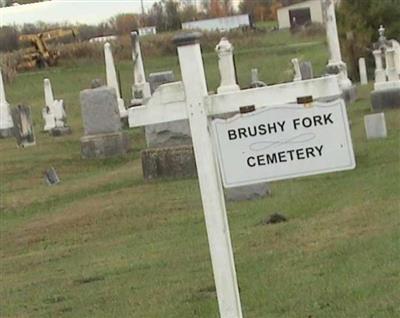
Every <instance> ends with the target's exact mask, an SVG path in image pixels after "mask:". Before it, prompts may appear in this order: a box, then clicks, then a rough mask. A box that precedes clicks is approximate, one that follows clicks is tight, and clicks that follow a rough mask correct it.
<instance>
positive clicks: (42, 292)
mask: <svg viewBox="0 0 400 318" xmlns="http://www.w3.org/2000/svg"><path fill="white" fill-rule="evenodd" d="M276 34H277V33H275V34H273V35H269V34H267V35H262V37H263V39H262V41H263V42H262V43H263V44H264V45H263V46H257V47H251V48H248V47H247V48H246V47H241V45H240V42H239V43H234V45H235V47H236V64H237V68H238V75H239V81H240V84H241V86H242V87H244V86H247V85H248V84H249V81H250V69H251V68H252V67H258V68H259V74H260V78H261V80H263V81H266V82H267V83H269V84H271V83H277V82H282V81H287V80H290V79H291V77H292V74H291V73H290V69H291V68H290V59H291V58H293V57H299V58H302V59H309V60H311V61H312V62H313V66H314V71H315V73H316V74H322V72H323V68H324V65H325V63H326V60H327V49H326V47H325V43H324V40H323V38H321V37H320V36H315V37H310V38H308V39H299V38H297V37H291V36H290V34H288V33H284V34H282V37H277V36H276ZM277 38H278V39H282V38H283V39H286V42H285V43H282V42H281V40H277ZM144 60H145V69H146V72H147V73H149V72H155V71H161V70H167V69H173V70H174V72H175V74H176V76H177V77H178V78H179V65H178V60H177V57H176V56H165V57H162V58H157V57H151V56H149V57H148V56H145V57H144ZM204 61H205V64H206V73H207V81H208V87H209V90H216V88H217V86H218V72H217V68H216V65H217V57H216V54H215V53H205V54H204ZM117 64H118V68H119V69H120V72H121V78H122V83H123V87H122V90H123V95H124V98H125V99H126V100H129V99H130V96H131V93H130V85H131V82H132V80H131V78H132V75H131V72H132V71H131V70H132V65H131V63H130V61H118V63H117ZM104 72H105V71H104V65H103V64H102V63H96V62H94V61H89V60H88V61H83V60H80V61H75V62H68V63H64V64H63V65H61V66H60V67H57V68H53V69H48V70H44V71H38V72H31V73H24V74H20V75H18V77H17V78H16V80H15V81H14V82H13V83H12V84H11V85H8V86H7V87H6V90H7V99H8V101H9V102H10V103H11V104H13V105H16V104H17V103H26V104H29V105H31V106H32V108H33V113H34V121H35V131H36V136H37V145H36V146H35V147H30V148H26V149H17V148H16V146H15V141H14V140H10V139H8V140H0V163H1V166H0V176H1V189H0V191H1V192H0V195H1V201H0V209H1V224H0V233H1V240H0V247H1V249H0V257H1V259H0V270H1V278H0V316H1V317H163V318H164V317H207V318H208V317H218V309H217V300H216V294H215V289H214V283H213V277H212V269H211V263H210V257H209V252H208V245H207V238H206V231H205V225H204V218H203V215H202V207H201V201H200V193H199V189H198V183H197V180H196V179H186V180H177V181H158V182H145V181H144V180H143V178H142V171H141V164H140V159H139V152H140V150H141V149H143V148H144V147H145V142H144V136H143V131H142V130H141V129H135V130H129V133H130V134H131V137H132V140H133V142H134V149H133V151H132V153H130V154H129V156H126V157H124V158H119V159H112V160H98V161H85V160H82V159H81V158H80V153H79V151H80V144H79V138H80V137H81V136H82V134H83V129H82V124H81V118H80V108H79V91H80V90H81V89H83V88H86V87H88V86H89V85H90V81H91V79H93V78H104V77H105V74H104ZM45 77H49V78H50V79H51V80H52V84H53V90H54V92H55V96H56V97H57V98H63V99H64V100H65V101H66V103H67V107H68V109H67V113H68V120H69V122H70V125H71V126H72V129H73V134H72V135H70V136H67V137H62V138H51V137H49V136H47V135H45V134H43V133H42V132H40V130H41V128H42V126H43V123H42V120H41V116H40V112H41V107H42V106H43V103H44V101H43V88H42V80H43V78H45ZM370 89H371V86H368V87H362V88H360V89H359V95H360V99H359V100H358V101H357V102H356V103H354V104H353V105H351V106H350V107H349V109H348V110H349V116H350V119H351V121H352V126H351V130H352V138H353V142H354V149H355V154H356V160H357V168H356V169H355V170H352V171H347V172H341V173H333V174H325V175H320V176H315V177H308V178H300V179H293V180H288V181H281V182H273V183H272V184H271V187H272V196H271V197H268V198H264V199H260V200H255V201H249V202H239V203H229V204H228V205H227V209H228V214H229V222H230V229H231V236H232V241H233V246H234V254H235V261H236V267H237V275H238V281H239V285H240V293H241V299H242V306H243V311H244V315H245V317H253V318H260V317H296V318H297V317H313V318H314V317H332V318H334V317H335V318H336V317H346V318H347V317H399V316H400V299H399V295H400V273H399V268H400V231H399V226H400V183H399V180H400V164H399V163H400V154H399V149H400V148H399V147H400V125H399V122H400V111H398V110H395V111H388V112H386V114H385V115H386V120H387V126H388V134H389V135H388V138H387V139H383V140H374V141H366V137H365V132H364V126H363V116H364V115H365V114H368V113H370V101H369V91H370ZM49 166H54V167H55V168H56V169H57V171H58V174H59V176H60V178H61V180H62V181H61V183H60V184H59V185H57V186H54V187H48V186H47V185H46V184H45V183H44V181H43V177H42V173H43V170H44V169H46V168H48V167H49ZM274 212H280V213H283V214H285V215H286V216H287V217H288V218H289V221H288V222H286V223H280V224H277V225H263V224H262V221H263V220H264V219H265V218H266V217H267V216H268V215H269V214H271V213H274Z"/></svg>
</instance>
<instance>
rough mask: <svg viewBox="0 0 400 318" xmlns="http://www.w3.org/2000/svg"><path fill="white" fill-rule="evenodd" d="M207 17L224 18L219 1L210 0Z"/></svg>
mask: <svg viewBox="0 0 400 318" xmlns="http://www.w3.org/2000/svg"><path fill="white" fill-rule="evenodd" d="M208 15H209V16H210V17H211V18H218V17H222V16H224V9H223V6H222V4H221V2H220V0H210V4H209V8H208Z"/></svg>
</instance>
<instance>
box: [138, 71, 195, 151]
mask: <svg viewBox="0 0 400 318" xmlns="http://www.w3.org/2000/svg"><path fill="white" fill-rule="evenodd" d="M174 81H175V76H174V73H173V72H172V71H166V72H159V73H151V74H150V75H149V83H150V90H151V93H152V94H153V92H154V91H155V90H156V89H157V88H158V87H159V86H160V85H162V84H166V83H171V82H174ZM166 107H168V106H166ZM145 136H146V142H147V147H149V148H151V147H154V148H160V147H174V146H182V145H191V144H192V137H191V134H190V127H189V122H188V121H187V120H176V121H171V122H167V123H161V124H154V125H147V126H146V127H145Z"/></svg>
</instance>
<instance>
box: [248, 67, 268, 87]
mask: <svg viewBox="0 0 400 318" xmlns="http://www.w3.org/2000/svg"><path fill="white" fill-rule="evenodd" d="M264 86H267V84H266V83H264V82H263V81H261V80H260V79H259V77H258V69H257V68H252V69H251V77H250V87H252V88H254V87H264Z"/></svg>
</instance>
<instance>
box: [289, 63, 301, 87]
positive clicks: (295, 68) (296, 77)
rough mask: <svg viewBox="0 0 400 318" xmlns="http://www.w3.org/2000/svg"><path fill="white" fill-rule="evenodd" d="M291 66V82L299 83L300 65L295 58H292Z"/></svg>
mask: <svg viewBox="0 0 400 318" xmlns="http://www.w3.org/2000/svg"><path fill="white" fill-rule="evenodd" d="M291 62H292V64H293V71H294V77H293V81H295V82H296V81H301V71H300V63H299V60H298V59H297V58H294V59H292V60H291Z"/></svg>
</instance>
